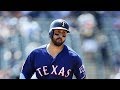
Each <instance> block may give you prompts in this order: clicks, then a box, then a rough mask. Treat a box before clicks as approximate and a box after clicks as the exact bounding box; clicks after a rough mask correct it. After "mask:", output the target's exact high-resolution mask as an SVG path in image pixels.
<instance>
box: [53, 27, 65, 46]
mask: <svg viewBox="0 0 120 90" xmlns="http://www.w3.org/2000/svg"><path fill="white" fill-rule="evenodd" d="M66 36H67V31H65V30H62V29H60V30H58V29H56V30H54V35H53V38H52V42H53V43H54V45H56V46H61V45H62V44H63V43H64V42H65V39H66Z"/></svg>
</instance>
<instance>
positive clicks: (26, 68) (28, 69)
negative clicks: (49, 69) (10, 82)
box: [19, 52, 35, 79]
mask: <svg viewBox="0 0 120 90" xmlns="http://www.w3.org/2000/svg"><path fill="white" fill-rule="evenodd" d="M34 71H35V69H34V52H32V53H31V54H30V55H29V56H28V57H27V59H26V61H25V63H24V65H23V66H22V70H21V73H20V77H19V79H30V78H31V77H32V75H33V73H34Z"/></svg>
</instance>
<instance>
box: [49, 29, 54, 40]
mask: <svg viewBox="0 0 120 90" xmlns="http://www.w3.org/2000/svg"><path fill="white" fill-rule="evenodd" d="M53 34H54V30H51V32H49V37H50V38H53Z"/></svg>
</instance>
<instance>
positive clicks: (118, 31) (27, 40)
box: [0, 11, 120, 79]
mask: <svg viewBox="0 0 120 90" xmlns="http://www.w3.org/2000/svg"><path fill="white" fill-rule="evenodd" d="M57 18H63V19H65V20H66V21H67V22H68V23H69V25H70V31H71V33H70V34H69V36H68V38H67V40H66V42H65V43H66V44H67V45H68V46H70V47H72V48H73V49H74V50H75V51H76V52H77V53H79V54H80V55H81V56H82V58H83V62H84V64H85V67H86V71H87V75H88V78H93V79H94V78H95V79H107V78H116V77H115V76H116V74H117V75H118V73H120V47H119V45H120V11H0V79H18V78H19V74H20V70H21V68H22V65H23V64H24V61H25V60H26V58H27V55H28V54H29V53H30V52H31V51H32V50H33V49H35V48H37V47H39V46H40V45H43V44H46V43H48V42H49V35H48V31H49V25H50V23H51V22H52V20H54V19H57ZM117 78H120V75H119V76H118V77H117Z"/></svg>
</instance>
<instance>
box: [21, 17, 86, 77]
mask: <svg viewBox="0 0 120 90" xmlns="http://www.w3.org/2000/svg"><path fill="white" fill-rule="evenodd" d="M68 33H70V31H69V25H68V23H67V22H66V21H65V20H63V19H56V20H54V21H53V22H52V23H51V25H50V29H49V36H50V42H49V43H48V44H45V45H42V46H40V47H39V48H37V49H35V50H33V51H32V52H31V53H30V54H29V55H28V57H27V59H26V61H25V63H24V65H23V66H22V70H21V73H20V79H31V77H32V76H33V74H34V73H35V75H36V78H37V79H72V77H73V75H74V76H75V77H76V79H85V78H86V72H85V68H84V65H83V63H82V60H81V58H80V56H79V55H78V54H77V53H76V52H75V51H74V50H72V49H71V48H70V47H68V46H67V45H65V44H64V42H65V40H66V37H67V34H68Z"/></svg>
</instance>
